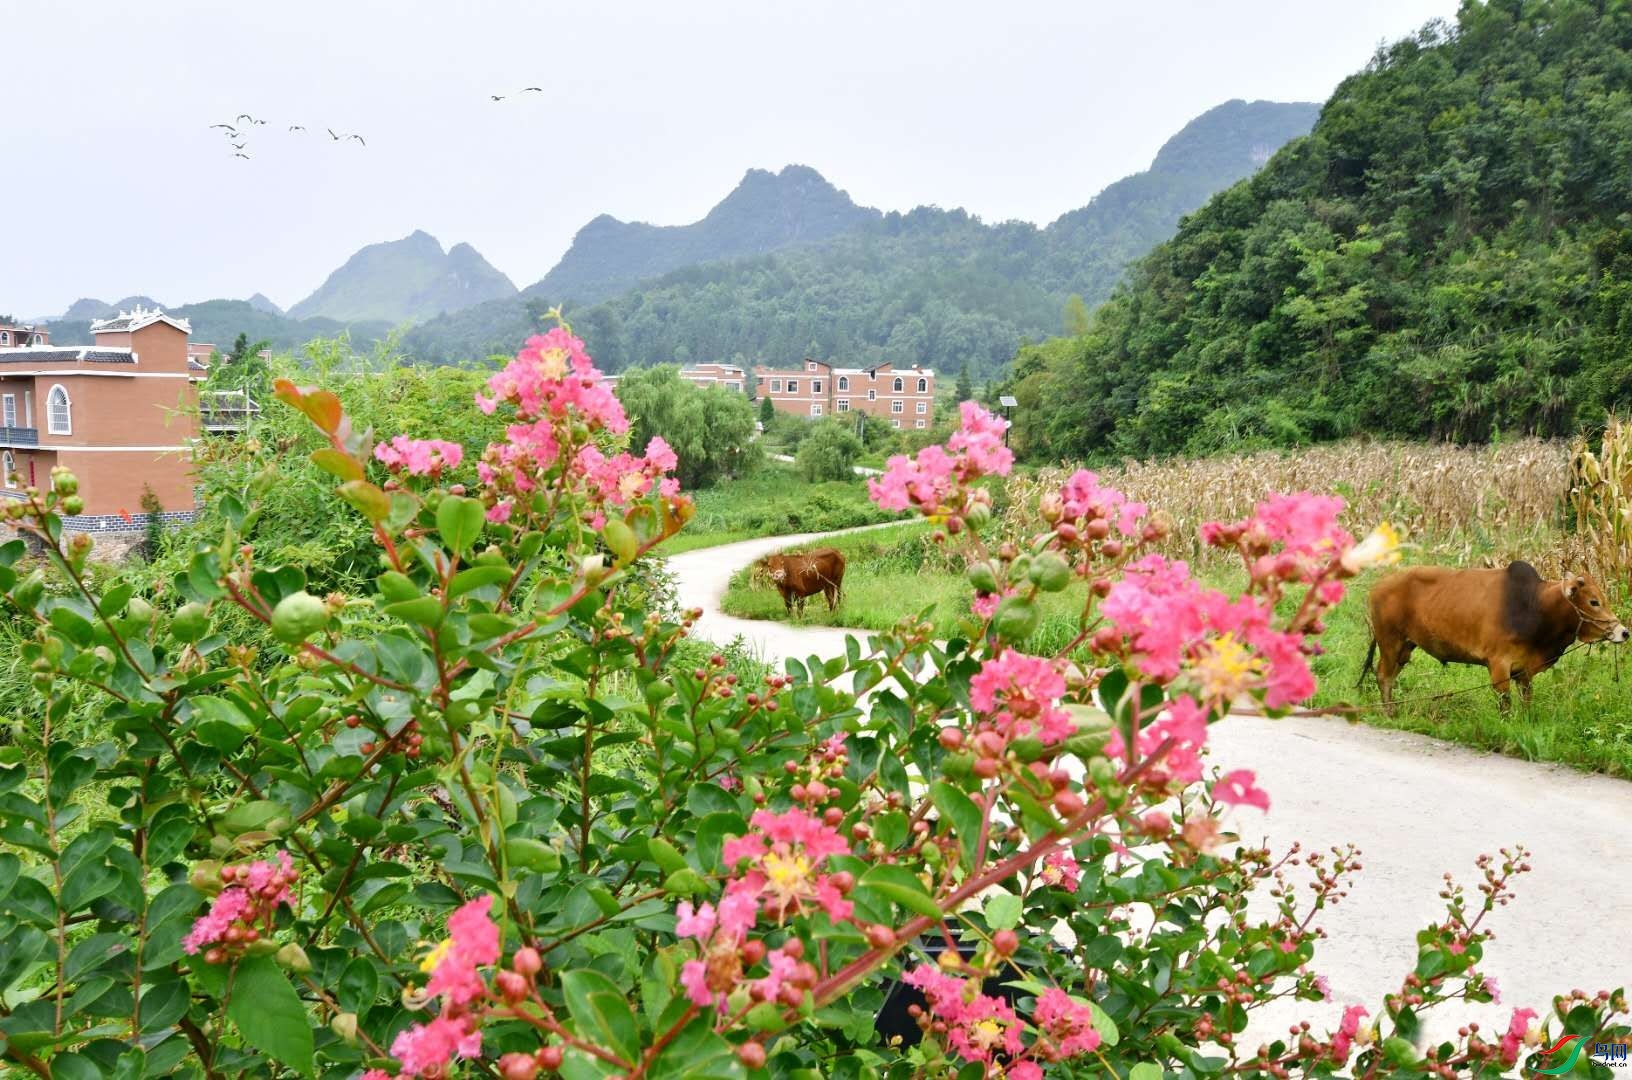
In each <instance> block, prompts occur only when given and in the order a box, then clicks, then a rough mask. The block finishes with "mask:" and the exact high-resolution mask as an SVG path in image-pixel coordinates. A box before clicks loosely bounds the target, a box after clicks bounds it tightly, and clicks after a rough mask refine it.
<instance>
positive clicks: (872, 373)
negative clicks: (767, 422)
mask: <svg viewBox="0 0 1632 1080" xmlns="http://www.w3.org/2000/svg"><path fill="white" fill-rule="evenodd" d="M754 397H755V398H757V399H761V400H763V399H766V398H769V399H770V402H771V404H772V405H773V406H775V407H776V408H777V409H778V410H779V411H781V412H785V413H792V414H793V415H795V416H807V417H810V416H833V415H835V414H838V413H848V412H863V413H867V414H868V415H869V416H879V417H883V418H884V419H887V420H889V421H890V423H891V424H892V425H893V426H894V427H898V428H927V427H931V426H933V425H934V423H935V372H934V371H933V370H931V369H929V368H921V367H905V368H898V367H896V366H895V365H894V364H892V363H890V362H889V361H885V362H884V363H882V364H876V365H874V366H873V367H869V368H856V367H836V366H834V365H833V364H829V363H826V362H825V361H822V360H806V361H805V363H804V366H803V367H801V368H782V369H778V368H769V367H757V368H755V369H754Z"/></svg>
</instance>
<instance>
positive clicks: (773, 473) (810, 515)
mask: <svg viewBox="0 0 1632 1080" xmlns="http://www.w3.org/2000/svg"><path fill="white" fill-rule="evenodd" d="M692 498H693V500H694V501H695V502H696V504H697V515H696V516H695V517H693V518H692V519H691V521H690V522H689V523H688V524H687V525H686V527H685V528H684V529H683V530H681V532H680V534H679V535H677V536H674V537H672V538H670V539H669V540H668V541H667V542H665V543H664V544H663V545H662V546H661V547H660V548H659V549H658V550H659V552H660V553H661V554H664V555H678V554H679V553H681V552H682V551H691V550H694V549H696V548H701V547H714V546H715V545H717V544H729V543H732V542H733V541H737V540H751V539H753V538H755V537H760V536H784V535H788V534H791V533H802V532H827V531H829V530H832V529H848V528H852V527H854V526H856V525H872V524H874V523H876V522H881V521H889V520H891V519H892V518H896V517H899V516H900V515H898V514H894V513H891V512H889V511H885V510H880V509H879V508H878V507H876V506H874V505H873V504H872V502H871V501H869V500H868V498H867V484H866V482H865V481H863V480H861V479H859V478H858V479H856V480H833V481H828V482H826V483H821V484H812V483H809V482H807V481H806V480H805V479H804V478H803V477H802V476H800V475H799V473H798V471H797V470H795V469H794V467H793V466H791V465H787V464H783V463H781V462H774V461H771V462H766V463H765V465H764V466H762V467H761V468H760V469H759V470H758V471H757V472H755V473H754V474H753V475H752V476H747V477H743V478H741V479H738V480H728V481H725V482H724V483H721V484H717V485H715V486H714V487H711V488H703V489H702V490H700V491H696V492H693V493H692Z"/></svg>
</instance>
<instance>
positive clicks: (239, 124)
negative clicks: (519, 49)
mask: <svg viewBox="0 0 1632 1080" xmlns="http://www.w3.org/2000/svg"><path fill="white" fill-rule="evenodd" d="M543 92H544V88H543V87H542V86H524V87H522V88H521V89H520V90H517V91H515V92H514V93H512V94H489V95H487V96H488V97H489V98H491V99H492V100H494V101H503V100H505V99H506V98H509V97H520V96H521V95H522V94H542V93H543ZM264 126H266V121H265V120H260V119H257V118H255V117H253V116H251V115H249V114H248V113H239V114H238V115H237V116H236V117H234V118H233V121H232V123H230V124H225V123H223V124H211V125H210V130H212V131H214V130H218V129H219V130H220V131H221V133H222V134H223V135H225V136H226V137H227V142H228V144H230V145H231V147H232V156H233V157H235V158H243V159H244V160H245V161H248V160H249V159H250V155H249V154H246V153H245V152H244V151H245V150H246V149H247V148H248V147H249V136H250V133H251V132H253V131H254V130H255V129H256V128H258V127H264ZM323 130H324V131H326V132H328V133H329V139H330V140H331V141H333V142H351V141H353V140H355V141H356V142H357V143H358V145H360V146H365V147H366V146H367V145H368V140H366V139H364V138H363V137H362V136H361V135H358V134H356V133H355V132H342V131H336V130H334V129H333V128H324V129H323ZM305 133H306V128H305V127H304V126H303V125H301V124H290V125H289V134H291V135H303V134H305Z"/></svg>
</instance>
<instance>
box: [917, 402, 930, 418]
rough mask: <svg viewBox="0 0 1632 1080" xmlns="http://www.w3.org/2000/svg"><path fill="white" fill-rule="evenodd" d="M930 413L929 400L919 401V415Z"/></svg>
mask: <svg viewBox="0 0 1632 1080" xmlns="http://www.w3.org/2000/svg"><path fill="white" fill-rule="evenodd" d="M928 413H929V402H927V401H920V402H919V403H918V415H919V416H925V415H927V414H928Z"/></svg>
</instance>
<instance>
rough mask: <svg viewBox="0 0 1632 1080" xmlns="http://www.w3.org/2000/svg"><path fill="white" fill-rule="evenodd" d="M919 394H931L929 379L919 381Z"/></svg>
mask: <svg viewBox="0 0 1632 1080" xmlns="http://www.w3.org/2000/svg"><path fill="white" fill-rule="evenodd" d="M918 392H919V393H920V394H927V393H929V380H928V379H919V380H918Z"/></svg>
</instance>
